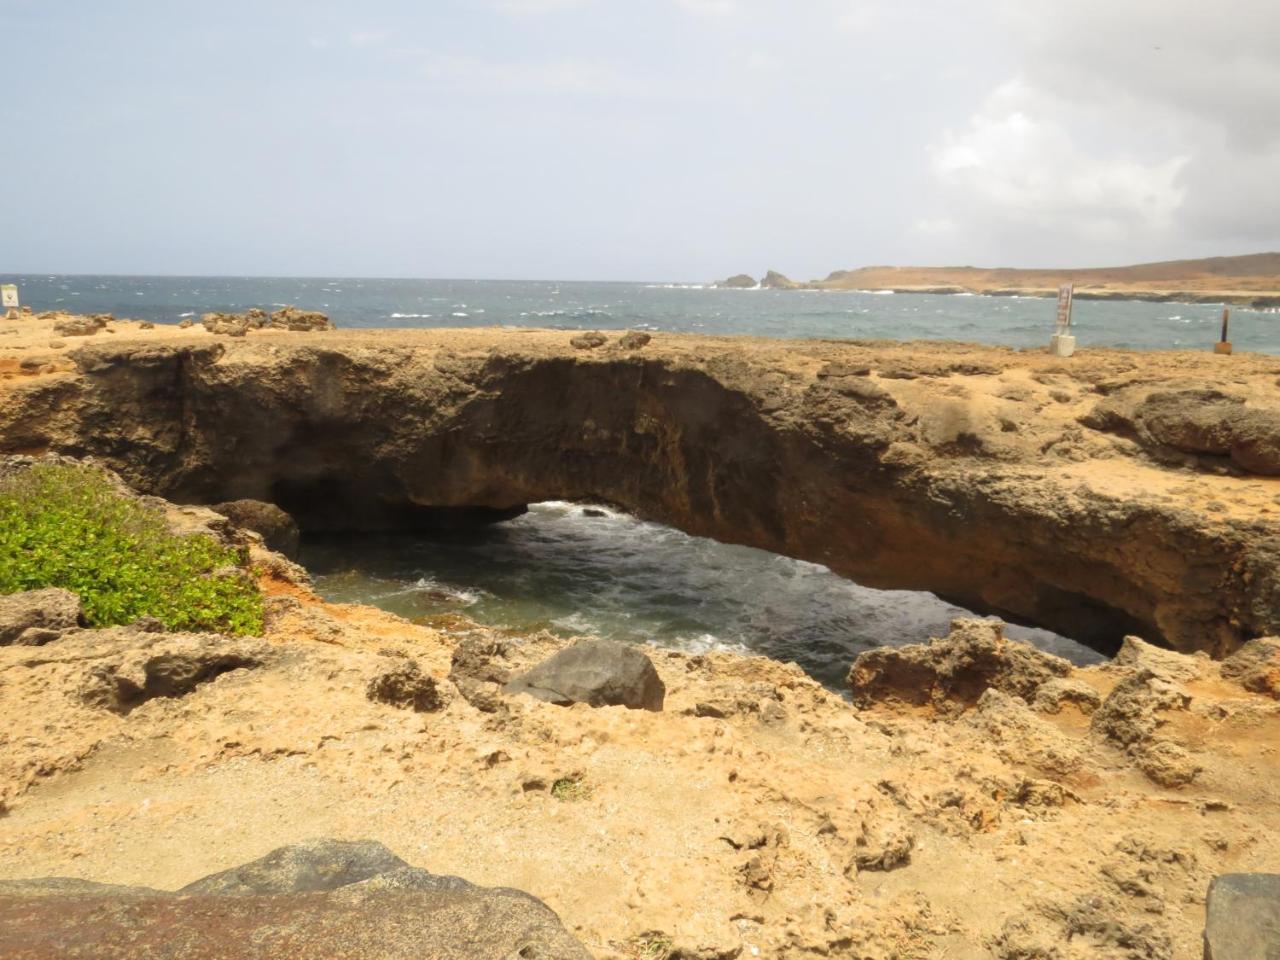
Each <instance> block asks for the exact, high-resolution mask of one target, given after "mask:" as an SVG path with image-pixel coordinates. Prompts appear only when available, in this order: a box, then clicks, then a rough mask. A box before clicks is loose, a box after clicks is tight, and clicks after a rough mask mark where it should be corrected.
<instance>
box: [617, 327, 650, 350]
mask: <svg viewBox="0 0 1280 960" xmlns="http://www.w3.org/2000/svg"><path fill="white" fill-rule="evenodd" d="M652 339H653V336H652V334H648V333H645V332H644V331H643V330H628V331H627V332H626V333H624V334H623V335H622V336H620V337H619V338H618V346H619V347H620V348H621V349H623V350H639V349H640V348H641V347H647V346H648V345H649V341H650V340H652Z"/></svg>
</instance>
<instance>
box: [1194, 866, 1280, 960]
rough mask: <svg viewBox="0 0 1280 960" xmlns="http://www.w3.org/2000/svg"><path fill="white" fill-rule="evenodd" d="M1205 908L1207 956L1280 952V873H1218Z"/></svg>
mask: <svg viewBox="0 0 1280 960" xmlns="http://www.w3.org/2000/svg"><path fill="white" fill-rule="evenodd" d="M1205 908H1206V909H1205V924H1204V960H1274V958H1275V957H1276V956H1280V952H1278V951H1280V874H1274V873H1270V874H1269V873H1225V874H1222V875H1221V876H1217V877H1214V878H1213V882H1212V883H1210V884H1209V897H1208V900H1207V902H1206V904H1205Z"/></svg>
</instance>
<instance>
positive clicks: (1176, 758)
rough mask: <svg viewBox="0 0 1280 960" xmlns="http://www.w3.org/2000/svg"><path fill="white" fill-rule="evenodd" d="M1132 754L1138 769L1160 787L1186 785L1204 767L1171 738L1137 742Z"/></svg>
mask: <svg viewBox="0 0 1280 960" xmlns="http://www.w3.org/2000/svg"><path fill="white" fill-rule="evenodd" d="M1132 756H1133V760H1134V763H1136V764H1137V766H1138V769H1139V770H1141V771H1142V772H1143V773H1144V774H1146V775H1147V777H1149V778H1150V779H1151V780H1152V782H1154V783H1158V784H1160V786H1162V787H1182V786H1186V785H1187V784H1188V783H1190V782H1191V781H1193V780H1194V779H1195V778H1196V777H1197V776H1199V775H1200V771H1201V770H1203V769H1204V768H1203V767H1201V766H1200V764H1198V763H1196V761H1195V759H1194V758H1193V757H1192V756H1191V754H1190V753H1188V752H1187V750H1186V749H1185V748H1184V747H1182V746H1180V745H1178V744H1176V743H1174V742H1173V741H1172V740H1151V741H1147V742H1144V743H1139V744H1138V745H1137V746H1135V747H1134V749H1133V751H1132Z"/></svg>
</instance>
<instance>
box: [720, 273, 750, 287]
mask: <svg viewBox="0 0 1280 960" xmlns="http://www.w3.org/2000/svg"><path fill="white" fill-rule="evenodd" d="M755 285H756V279H755V277H751V276H748V275H747V274H745V273H735V274H734V275H733V276H732V277H730V278H729V279H728V280H721V281H720V282H719V283H718V284H716V286H718V287H729V288H730V289H733V290H750V289H751V288H752V287H754V286H755Z"/></svg>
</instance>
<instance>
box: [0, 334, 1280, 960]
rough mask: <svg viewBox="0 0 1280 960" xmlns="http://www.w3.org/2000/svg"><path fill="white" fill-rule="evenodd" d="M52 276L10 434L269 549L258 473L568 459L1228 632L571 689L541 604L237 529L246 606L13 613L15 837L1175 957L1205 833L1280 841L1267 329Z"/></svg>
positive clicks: (825, 535)
mask: <svg viewBox="0 0 1280 960" xmlns="http://www.w3.org/2000/svg"><path fill="white" fill-rule="evenodd" d="M71 319H74V318H71ZM258 319H259V320H261V319H262V318H258ZM67 322H68V318H65V317H45V318H43V319H41V318H35V317H27V318H21V319H19V320H17V321H13V322H10V323H7V324H0V450H3V451H4V452H6V453H37V454H43V453H46V452H49V451H54V452H62V453H70V454H75V455H83V454H86V453H91V454H95V455H97V456H100V457H102V458H103V459H104V460H105V461H106V462H107V463H108V464H110V465H111V466H113V467H115V468H116V469H118V470H121V471H122V472H123V473H124V474H125V475H126V476H127V477H128V478H129V479H130V480H131V481H134V482H135V483H140V484H141V485H142V487H143V488H144V489H146V490H147V491H149V492H162V493H168V494H170V495H171V496H176V495H177V494H179V493H181V494H184V496H185V497H187V498H188V499H198V500H202V501H203V502H208V503H215V502H220V501H233V503H228V504H223V505H222V506H220V507H219V509H221V510H223V511H224V512H226V513H229V514H231V515H232V516H233V517H236V518H238V519H237V522H240V523H256V524H259V525H262V524H263V523H266V524H267V525H269V526H270V525H274V526H273V529H272V530H271V531H270V533H271V536H272V542H273V545H276V546H280V547H281V548H282V549H287V544H288V543H289V542H290V534H289V530H288V529H287V524H283V525H282V524H280V523H278V522H277V521H278V520H279V518H278V517H273V516H272V515H271V511H270V510H269V509H267V510H265V511H264V510H259V509H257V508H255V507H254V506H253V505H252V504H245V503H243V501H244V500H245V498H250V499H254V498H256V499H263V498H264V494H267V493H271V492H273V491H274V492H276V493H278V494H281V495H283V496H290V495H291V496H293V498H294V501H293V503H291V504H290V505H291V506H295V507H300V508H302V509H303V510H304V511H306V510H308V509H309V510H311V511H312V515H311V517H310V518H309V519H313V520H314V518H315V517H316V516H323V515H324V512H325V511H327V512H328V514H330V515H332V514H334V513H335V511H336V513H337V514H339V515H341V516H342V517H344V518H346V519H351V518H353V517H355V518H360V517H362V516H363V517H366V518H367V516H368V515H362V514H361V513H360V509H362V508H364V507H367V506H368V503H367V500H368V499H369V498H372V497H374V495H375V494H376V496H378V497H382V498H384V502H392V503H399V504H401V505H402V506H406V505H411V504H447V505H452V506H459V507H464V506H465V507H477V506H481V507H486V508H493V509H497V508H501V509H509V508H514V507H518V506H519V504H521V503H525V502H530V501H531V500H534V499H540V498H545V497H547V496H558V497H569V498H573V497H581V496H590V495H595V496H602V497H604V498H605V499H610V500H612V501H613V502H616V503H620V504H622V505H625V506H629V507H631V508H632V509H634V510H637V511H638V512H640V513H642V514H644V515H646V516H650V517H655V518H658V519H665V520H666V521H668V522H672V523H676V524H678V525H680V526H682V527H684V528H685V529H688V530H691V531H693V532H699V533H706V534H713V535H717V536H722V537H724V538H725V539H733V540H737V541H739V542H748V543H755V544H757V545H761V546H766V547H769V548H771V549H775V550H781V551H783V552H787V553H790V554H792V555H795V556H802V557H807V558H810V559H816V560H820V561H824V562H828V563H830V564H831V565H832V566H833V567H835V568H836V569H840V570H843V571H844V572H846V573H850V574H854V575H859V576H866V577H870V578H871V579H870V582H876V581H875V577H877V576H879V577H882V578H887V579H888V580H889V581H892V582H891V583H888V582H883V581H881V585H899V586H907V585H914V586H919V587H923V588H933V589H938V590H940V591H942V592H946V593H948V594H950V595H953V596H957V597H963V598H966V599H971V600H973V601H974V602H973V603H972V604H971V605H973V606H981V605H983V604H985V605H986V607H987V608H995V609H1012V608H1017V609H1019V610H1021V611H1022V612H1023V614H1024V615H1028V616H1031V615H1034V616H1033V619H1039V620H1040V622H1053V621H1054V618H1055V617H1056V618H1059V619H1062V620H1063V622H1067V621H1071V622H1075V623H1076V624H1077V625H1079V624H1080V623H1082V622H1084V621H1083V620H1082V618H1087V617H1089V616H1095V617H1096V619H1097V623H1098V624H1099V625H1100V627H1102V628H1105V630H1106V631H1110V632H1112V633H1113V632H1114V631H1115V629H1116V628H1117V626H1122V625H1124V624H1134V625H1136V627H1141V628H1142V629H1136V628H1135V629H1133V630H1130V631H1128V632H1131V633H1140V634H1144V635H1145V636H1146V638H1147V639H1150V640H1163V641H1165V642H1172V643H1176V644H1177V645H1180V646H1181V647H1182V648H1183V649H1185V650H1188V651H1192V650H1205V651H1211V652H1212V653H1214V654H1215V655H1218V656H1220V657H1227V656H1228V655H1230V656H1229V657H1228V658H1227V659H1223V660H1220V661H1213V660H1210V659H1208V657H1207V656H1205V655H1204V654H1203V653H1200V654H1191V653H1187V654H1176V653H1172V652H1170V651H1168V650H1161V649H1156V648H1154V647H1151V646H1148V645H1146V644H1144V643H1142V642H1140V641H1137V640H1131V641H1127V642H1126V643H1125V645H1124V646H1123V647H1122V648H1121V649H1120V651H1119V654H1118V656H1117V658H1116V660H1115V661H1114V662H1112V663H1110V664H1108V665H1106V666H1103V667H1094V668H1072V667H1071V666H1070V665H1069V664H1066V663H1064V662H1062V661H1058V660H1055V659H1053V658H1049V657H1046V656H1044V655H1040V654H1036V653H1035V652H1033V651H1031V650H1030V649H1029V648H1023V647H1021V646H1019V645H1017V644H1014V643H1011V642H1007V641H1004V640H1003V639H1002V638H1001V637H1000V636H999V634H998V632H996V631H993V629H992V628H991V627H990V626H986V625H982V624H979V623H959V624H957V626H956V627H955V628H954V629H953V631H952V634H951V636H950V637H947V638H941V639H939V640H935V641H933V642H932V643H930V644H928V645H927V646H917V647H908V648H905V649H904V650H903V651H901V652H892V651H881V652H876V653H874V654H868V655H866V656H865V657H864V658H862V659H861V660H859V662H858V663H857V664H856V665H854V667H853V670H852V671H851V674H850V684H849V690H848V699H846V698H845V697H843V696H840V695H838V694H836V693H833V692H831V691H829V690H827V689H825V688H823V687H821V686H820V685H819V684H817V683H815V682H814V681H813V680H811V679H809V678H808V677H806V676H805V675H804V674H803V673H802V672H801V671H800V670H798V669H797V668H795V667H794V666H788V665H784V664H780V663H776V662H771V661H768V660H763V659H753V658H744V657H739V656H734V655H729V654H710V655H706V656H692V655H689V654H685V653H678V652H673V651H667V650H660V649H648V650H646V651H645V652H646V653H647V655H648V657H649V658H650V660H651V661H652V664H653V666H654V669H655V671H656V674H657V678H658V679H659V680H660V681H661V686H662V697H661V709H656V710H655V709H652V707H655V706H656V705H657V693H656V691H657V688H656V687H655V686H654V685H653V683H652V682H651V678H647V679H645V681H644V684H643V687H644V692H643V696H641V698H640V700H639V701H637V702H643V703H644V704H645V705H647V706H649V707H650V708H651V709H634V710H633V709H627V708H626V707H623V706H596V707H592V706H590V705H588V704H586V703H577V704H574V705H571V706H561V705H558V704H556V703H553V702H548V701H547V700H545V699H540V698H539V696H541V694H539V696H531V695H529V694H530V693H539V691H541V692H543V693H545V692H547V691H551V693H552V694H556V693H560V692H562V691H561V690H560V686H562V685H561V684H560V682H559V681H558V680H554V679H548V677H547V676H546V674H545V672H543V673H538V674H535V675H534V676H533V677H532V678H528V677H526V678H524V680H520V679H519V677H520V676H521V675H522V674H523V673H524V672H525V671H527V670H528V669H530V668H532V667H534V666H535V665H538V664H542V663H544V661H547V660H548V659H549V658H551V657H552V656H553V655H555V654H557V653H559V652H560V651H562V650H563V649H564V648H565V647H566V646H567V645H568V642H567V641H564V640H562V639H558V638H556V637H553V636H550V635H547V634H537V635H532V636H509V635H505V634H503V633H502V632H501V631H493V630H488V629H482V628H480V627H477V626H475V625H473V624H468V623H466V622H465V621H461V620H459V621H457V622H456V623H454V624H452V625H451V626H450V627H449V629H447V630H443V629H437V628H436V627H433V626H429V625H423V624H414V623H409V622H407V621H405V620H402V619H400V618H397V617H395V616H392V615H389V614H386V613H383V612H380V611H377V610H374V609H371V608H365V607H352V606H334V605H331V604H327V603H324V602H322V601H321V600H320V599H319V598H317V597H316V596H315V595H313V594H312V592H311V591H310V589H309V588H308V586H307V583H306V577H305V573H303V572H302V571H300V570H298V569H297V568H296V567H294V566H292V565H291V564H290V563H288V561H286V560H284V559H283V558H281V557H279V556H276V555H274V554H272V553H270V552H269V551H267V550H266V549H265V545H264V544H261V543H256V542H254V544H253V557H254V562H255V563H256V564H257V566H258V568H259V576H260V579H261V583H262V585H263V589H264V590H265V591H266V592H267V593H268V594H269V596H270V599H269V602H268V616H267V626H266V630H265V634H264V636H263V637H260V638H249V639H225V638H220V637H216V636H210V635H174V634H169V633H165V632H163V631H155V630H153V629H152V627H153V626H154V625H148V624H146V623H143V624H139V625H135V626H133V627H118V628H113V629H109V630H86V629H81V628H78V627H70V626H68V624H69V622H71V621H74V619H75V618H74V613H73V614H72V615H71V616H70V619H68V617H67V615H66V608H65V606H62V605H59V604H58V603H52V602H50V603H45V600H42V601H41V604H38V606H39V607H40V609H39V611H38V612H37V613H36V614H30V612H29V611H28V613H22V611H21V610H18V611H16V612H15V611H14V610H10V611H9V613H8V614H6V615H8V616H10V617H18V618H19V620H20V621H21V622H20V623H19V624H18V626H17V627H16V628H14V627H10V628H8V629H7V630H0V717H2V718H3V722H2V724H0V730H2V731H3V732H2V733H0V800H2V801H3V804H4V811H5V812H4V816H3V819H2V820H0V823H2V824H3V830H0V878H20V877H33V876H50V875H61V876H69V877H79V878H85V879H90V880H94V881H99V882H108V883H123V884H132V885H145V886H148V887H153V888H158V889H161V890H175V889H177V888H179V887H182V886H184V885H185V884H188V883H190V882H192V881H194V880H196V879H197V878H200V877H202V876H204V875H206V874H210V873H212V872H214V871H218V870H222V869H226V868H229V867H233V866H235V865H237V864H243V863H246V862H248V861H251V860H254V859H255V858H257V857H260V856H262V855H263V854H265V853H267V852H268V851H270V850H273V849H275V848H277V847H280V846H282V845H284V844H289V843H295V842H302V841H307V840H311V839H314V838H317V837H329V838H335V839H338V840H369V841H376V842H380V843H383V844H385V845H386V846H387V847H388V848H389V849H390V850H391V851H392V852H394V853H395V854H396V855H398V856H399V857H401V858H402V859H403V860H405V861H406V862H408V863H412V864H415V865H418V866H421V867H424V868H426V869H427V870H429V871H430V872H431V873H432V874H450V875H457V876H461V877H464V878H466V879H467V880H468V881H470V882H472V883H475V884H478V885H480V886H482V887H514V888H517V889H520V890H524V891H527V892H529V893H530V894H532V895H534V896H536V897H538V898H540V899H541V900H542V901H544V902H545V903H546V904H548V905H549V906H550V907H551V908H552V909H553V910H554V911H556V913H557V914H558V915H559V917H560V918H561V919H562V920H563V922H564V924H565V926H566V928H567V929H568V930H569V931H570V932H571V933H572V934H573V935H574V936H575V937H576V938H577V939H578V940H580V941H581V942H582V943H583V944H584V945H585V946H586V948H587V949H588V950H589V951H590V952H591V953H592V954H593V955H595V956H597V957H600V958H630V960H655V958H664V957H665V958H684V960H691V958H697V960H716V958H737V957H752V956H760V957H770V958H773V957H778V958H787V960H790V958H801V957H806V958H808V957H813V956H854V957H869V958H879V957H885V958H888V957H896V958H908V957H950V958H964V957H974V958H977V957H984V958H989V957H998V958H1002V960H1015V958H1018V960H1021V958H1045V960H1070V958H1084V957H1113V958H1133V960H1138V958H1166V957H1171V958H1188V960H1189V958H1192V957H1196V956H1198V955H1199V953H1200V939H1199V938H1200V930H1201V928H1202V925H1203V922H1204V902H1205V894H1206V890H1207V889H1208V885H1209V881H1210V879H1211V878H1212V877H1214V876H1215V875H1218V874H1221V873H1225V872H1247V871H1265V870H1267V869H1272V870H1274V868H1275V864H1276V863H1278V862H1280V808H1277V805H1276V803H1275V797H1276V796H1280V765H1277V763H1276V751H1277V748H1280V701H1278V700H1277V698H1276V692H1277V690H1276V688H1277V682H1278V679H1280V666H1277V660H1276V648H1277V645H1276V642H1275V641H1267V640H1256V639H1253V640H1251V638H1256V637H1258V636H1260V635H1269V634H1274V633H1275V632H1276V629H1275V626H1276V625H1280V580H1278V579H1277V577H1278V576H1280V574H1278V573H1277V563H1276V557H1277V556H1280V530H1278V525H1277V523H1276V519H1275V517H1276V514H1277V512H1278V511H1280V507H1278V506H1277V503H1278V502H1280V501H1278V500H1277V497H1280V487H1278V486H1277V484H1278V483H1280V479H1277V475H1278V474H1280V419H1277V412H1280V401H1278V400H1277V391H1276V383H1277V379H1278V378H1280V362H1278V361H1276V360H1275V359H1274V358H1269V357H1257V356H1247V355H1243V356H1242V355H1237V356H1234V357H1225V358H1224V357H1214V356H1212V355H1201V354H1187V353H1183V354H1172V353H1171V354H1133V353H1127V352H1123V351H1088V352H1086V353H1084V354H1082V355H1081V356H1078V357H1076V358H1072V360H1071V361H1070V362H1069V363H1068V362H1063V361H1056V360H1053V359H1051V358H1048V357H1046V356H1044V355H1043V354H1037V353H1032V352H1018V351H1012V350H1003V349H994V348H981V347H972V346H966V345H955V344H950V345H947V344H885V343H847V342H841V343H825V342H803V343H799V342H798V343H779V342H776V341H757V340H749V339H736V338H735V339H729V338H724V339H712V338H700V337H689V336H675V335H661V336H656V337H654V338H653V339H652V341H642V340H641V338H632V339H630V340H629V341H627V342H626V343H623V342H622V341H621V340H620V338H619V337H618V336H617V335H614V334H608V335H604V334H602V335H600V336H599V337H598V338H597V337H591V336H587V335H574V336H572V337H571V336H570V335H569V334H567V333H565V332H559V331H492V330H488V331H486V330H467V331H399V332H392V331H371V332H370V331H322V330H317V329H312V327H311V326H309V325H310V324H311V323H312V321H309V320H306V321H298V324H297V325H298V327H299V328H300V329H297V330H290V329H288V320H287V318H286V320H285V321H283V322H284V324H285V326H284V328H275V327H273V326H271V325H270V322H269V320H264V321H263V323H262V324H261V325H257V324H256V321H255V323H254V324H250V323H241V322H240V321H239V320H237V319H235V318H231V319H228V318H225V317H214V318H211V319H210V323H209V325H208V327H204V326H196V327H193V328H191V329H187V330H180V329H176V328H161V327H155V328H150V329H146V328H144V327H143V325H139V324H134V323H129V322H124V321H115V320H107V319H101V322H98V321H93V322H90V323H84V324H76V325H74V326H75V330H77V331H79V332H72V327H71V326H64V328H63V330H62V331H61V332H58V331H57V329H56V328H57V327H58V325H59V324H64V325H65V324H67ZM90 328H91V329H90ZM304 328H305V329H304ZM571 341H580V342H571ZM347 476H356V477H358V478H359V479H360V481H361V482H360V485H359V486H358V487H355V486H351V485H347V486H346V487H344V486H343V478H344V477H347ZM307 482H311V483H312V484H313V485H312V486H306V483H307ZM357 492H363V494H364V496H365V497H366V501H360V500H357V499H353V497H354V496H355V494H356V493H357ZM397 498H398V499H397ZM236 501H239V503H234V502H236ZM170 514H171V517H172V518H173V520H174V522H175V524H178V525H179V526H181V528H182V529H191V530H208V531H211V532H212V533H213V534H215V535H217V536H221V537H229V538H232V539H236V538H241V539H243V538H246V537H247V538H248V539H249V540H251V541H252V540H253V538H252V536H250V535H248V534H245V533H243V532H242V531H239V528H238V527H237V526H236V525H235V523H232V522H231V521H229V520H227V519H226V518H225V517H223V516H220V515H218V514H214V513H212V512H211V511H208V510H204V509H203V508H199V507H181V508H177V507H174V508H171V509H170ZM255 518H256V519H255ZM264 529H265V528H264ZM913 578H914V579H913ZM944 588H946V589H944ZM45 599H46V600H48V599H50V598H45ZM15 602H16V601H15ZM23 617H26V618H27V619H21V618H23ZM902 639H903V641H904V642H910V641H924V640H925V639H926V638H916V637H904V638H902ZM15 641H16V642H15ZM1250 641H1251V642H1250ZM575 649H576V648H575ZM543 669H544V670H545V669H546V668H543ZM513 680H514V681H515V683H514V685H513V686H512V687H511V688H510V689H508V688H507V687H506V685H507V684H508V683H509V682H511V681H513ZM517 690H524V691H526V692H523V693H517V692H516V691H517ZM552 699H556V697H555V696H554V695H552ZM158 909H159V908H158Z"/></svg>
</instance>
